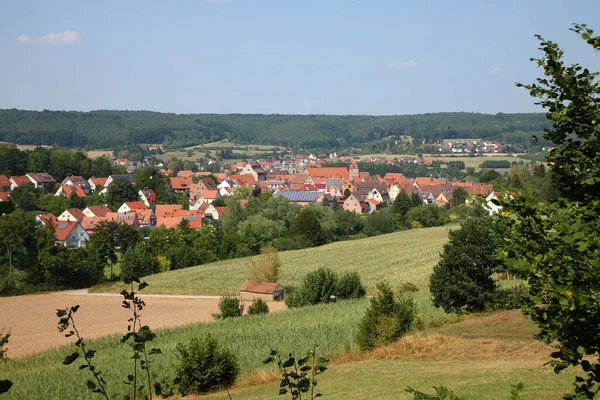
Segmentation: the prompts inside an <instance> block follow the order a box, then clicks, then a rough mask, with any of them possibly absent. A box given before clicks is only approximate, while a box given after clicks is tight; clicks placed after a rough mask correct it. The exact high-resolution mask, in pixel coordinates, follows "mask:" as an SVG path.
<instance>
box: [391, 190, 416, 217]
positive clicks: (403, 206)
mask: <svg viewBox="0 0 600 400" xmlns="http://www.w3.org/2000/svg"><path fill="white" fill-rule="evenodd" d="M412 207H414V204H413V203H412V201H411V200H410V197H408V195H407V194H406V192H405V191H404V189H402V190H401V191H400V193H398V195H397V196H396V198H395V199H394V202H393V203H392V211H393V212H395V213H398V214H400V215H402V216H404V215H406V213H407V212H408V210H410V209H411V208H412Z"/></svg>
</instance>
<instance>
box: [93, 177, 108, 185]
mask: <svg viewBox="0 0 600 400" xmlns="http://www.w3.org/2000/svg"><path fill="white" fill-rule="evenodd" d="M107 179H108V178H103V177H98V178H94V177H93V176H92V177H91V178H90V179H89V180H90V181H92V183H93V184H94V185H96V186H104V185H106V180H107Z"/></svg>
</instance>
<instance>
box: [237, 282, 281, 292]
mask: <svg viewBox="0 0 600 400" xmlns="http://www.w3.org/2000/svg"><path fill="white" fill-rule="evenodd" d="M282 290H285V289H284V288H283V286H281V285H280V284H279V283H273V282H255V281H250V280H247V281H246V282H244V284H243V285H242V287H241V288H240V292H251V293H263V294H273V293H275V292H279V291H282Z"/></svg>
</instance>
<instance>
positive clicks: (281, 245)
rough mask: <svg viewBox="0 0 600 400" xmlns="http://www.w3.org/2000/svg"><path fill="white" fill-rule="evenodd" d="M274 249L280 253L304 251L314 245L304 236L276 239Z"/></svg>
mask: <svg viewBox="0 0 600 400" xmlns="http://www.w3.org/2000/svg"><path fill="white" fill-rule="evenodd" d="M273 247H275V248H276V249H277V250H279V251H286V250H302V249H306V248H308V247H312V243H311V241H310V240H308V239H307V238H306V237H304V236H300V235H295V236H285V237H280V238H277V239H275V240H274V241H273Z"/></svg>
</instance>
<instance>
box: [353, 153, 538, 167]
mask: <svg viewBox="0 0 600 400" xmlns="http://www.w3.org/2000/svg"><path fill="white" fill-rule="evenodd" d="M371 157H385V158H387V159H388V160H393V159H394V158H399V157H416V156H415V155H414V154H382V153H373V154H367V155H363V156H360V158H361V159H362V160H370V159H371ZM423 159H424V160H432V161H435V160H439V161H442V162H448V161H463V162H464V163H465V167H467V168H469V167H473V168H475V170H476V171H477V170H479V169H480V168H479V166H480V165H481V163H482V162H484V161H486V160H494V161H509V162H511V163H512V162H513V161H517V162H519V161H524V162H529V160H527V159H524V158H521V157H518V156H513V155H510V154H488V155H485V156H483V157H469V156H464V155H454V154H448V155H439V154H435V155H434V154H424V155H423Z"/></svg>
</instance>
